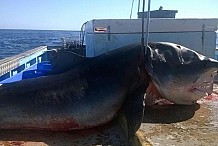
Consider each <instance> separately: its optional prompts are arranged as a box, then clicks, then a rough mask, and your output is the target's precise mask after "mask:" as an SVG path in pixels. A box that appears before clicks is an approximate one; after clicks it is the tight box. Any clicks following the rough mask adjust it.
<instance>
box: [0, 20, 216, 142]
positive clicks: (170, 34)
mask: <svg viewBox="0 0 218 146" xmlns="http://www.w3.org/2000/svg"><path fill="white" fill-rule="evenodd" d="M140 22H141V21H140V20H138V19H136V20H134V19H133V20H91V21H88V22H87V23H85V25H83V26H84V27H85V28H83V29H82V30H83V31H82V32H81V37H80V41H79V43H78V41H77V40H74V41H73V42H74V43H72V45H64V46H65V47H60V49H47V47H46V46H42V47H38V48H36V49H33V50H30V51H28V52H25V53H22V54H19V55H16V56H13V57H10V58H6V59H3V60H1V61H0V67H1V72H0V75H1V76H0V128H1V129H31V130H49V131H71V130H81V129H90V128H93V127H98V126H102V125H104V124H106V123H108V122H110V121H112V120H114V119H119V120H118V121H119V122H120V123H121V127H122V128H123V130H124V131H125V134H126V136H127V137H128V138H132V137H134V134H135V132H136V131H137V130H138V129H139V127H140V125H141V123H142V122H143V116H144V108H145V106H144V102H145V103H146V105H149V106H150V105H152V104H155V103H156V102H157V101H159V100H160V99H161V100H162V99H164V100H167V101H169V102H171V103H176V104H182V105H191V104H196V102H197V101H198V100H199V99H201V98H203V97H205V96H208V95H211V94H212V92H213V91H212V90H213V89H212V87H213V86H212V84H213V77H214V76H215V75H216V71H217V70H218V65H217V64H218V62H217V61H216V60H214V59H211V58H209V57H214V54H215V53H214V52H215V44H216V43H214V41H215V40H216V35H215V31H216V30H217V24H218V20H217V19H187V20H186V19H151V28H150V34H151V35H150V41H154V42H153V43H149V44H148V47H146V52H142V50H141V48H142V45H141V44H140V43H139V41H138V40H140V28H141V23H140ZM159 24H162V26H163V27H161V28H160V27H159ZM131 26H134V28H132V27H131ZM175 26H177V27H175ZM178 26H180V27H178ZM190 34H191V35H190ZM169 42H172V43H169ZM175 43H177V44H175ZM181 44H182V45H184V46H187V47H190V48H191V49H188V48H186V47H184V46H182V45H181ZM66 46H67V48H66ZM69 46H71V47H69ZM194 50H195V51H194ZM196 51H198V52H201V53H202V54H204V55H201V54H199V53H197V52H196ZM144 53H145V54H144ZM206 56H207V57H206ZM191 70H192V71H191ZM144 95H145V96H144Z"/></svg>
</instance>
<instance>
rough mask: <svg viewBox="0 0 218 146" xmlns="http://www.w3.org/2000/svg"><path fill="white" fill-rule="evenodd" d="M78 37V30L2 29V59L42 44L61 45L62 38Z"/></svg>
mask: <svg viewBox="0 0 218 146" xmlns="http://www.w3.org/2000/svg"><path fill="white" fill-rule="evenodd" d="M62 37H70V38H78V37H79V32H78V31H59V30H13V29H0V59H3V58H6V57H10V56H13V55H16V54H19V53H22V52H25V51H27V50H30V49H33V48H36V47H38V46H41V45H46V46H61V45H62V42H61V38H62Z"/></svg>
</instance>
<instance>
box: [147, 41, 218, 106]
mask: <svg viewBox="0 0 218 146" xmlns="http://www.w3.org/2000/svg"><path fill="white" fill-rule="evenodd" d="M217 70H218V61H217V60H214V59H212V58H208V57H206V56H203V55H201V54H200V53H198V52H196V51H194V50H191V49H189V48H186V47H184V46H181V45H178V44H174V43H169V42H157V43H150V44H149V47H148V49H147V63H146V71H147V72H148V74H149V75H150V77H151V82H150V86H149V87H148V89H147V92H146V93H147V94H146V98H147V99H146V101H147V105H151V104H152V103H155V101H158V100H161V99H166V100H167V101H170V102H171V103H175V104H182V105H191V104H194V103H196V102H197V101H198V100H199V99H201V98H203V97H205V96H208V95H211V93H212V92H213V80H214V76H215V75H216V74H217Z"/></svg>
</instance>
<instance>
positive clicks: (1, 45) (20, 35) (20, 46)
mask: <svg viewBox="0 0 218 146" xmlns="http://www.w3.org/2000/svg"><path fill="white" fill-rule="evenodd" d="M62 37H67V38H68V37H70V38H78V37H79V31H60V30H15V29H0V59H3V58H6V57H10V56H13V55H16V54H19V53H22V52H25V51H27V50H30V49H33V48H36V47H38V46H42V45H46V46H61V45H62V41H61V38H62ZM216 48H218V33H217V41H216Z"/></svg>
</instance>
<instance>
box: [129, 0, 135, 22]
mask: <svg viewBox="0 0 218 146" xmlns="http://www.w3.org/2000/svg"><path fill="white" fill-rule="evenodd" d="M133 4H134V0H132V6H131V12H130V16H129V18H130V19H131V18H132V9H133Z"/></svg>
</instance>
